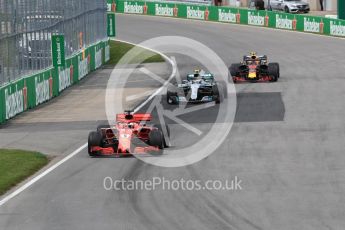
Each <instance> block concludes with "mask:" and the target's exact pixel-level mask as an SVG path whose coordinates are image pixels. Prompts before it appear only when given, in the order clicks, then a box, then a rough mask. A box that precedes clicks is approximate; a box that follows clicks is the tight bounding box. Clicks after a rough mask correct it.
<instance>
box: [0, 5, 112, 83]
mask: <svg viewBox="0 0 345 230" xmlns="http://www.w3.org/2000/svg"><path fill="white" fill-rule="evenodd" d="M106 10H107V9H106V0H0V86H1V85H3V84H6V83H7V82H10V81H13V80H16V79H18V78H20V77H22V76H24V75H28V74H30V73H33V72H36V71H38V70H42V69H45V68H47V67H49V66H51V64H52V59H51V36H52V35H54V34H64V35H65V52H66V56H67V57H68V56H71V55H72V54H73V53H75V52H77V51H79V50H80V49H82V48H83V47H86V46H88V45H89V44H92V43H95V42H97V41H99V40H102V39H105V38H106V37H107V31H106V29H107V27H106Z"/></svg>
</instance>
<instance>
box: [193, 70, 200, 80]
mask: <svg viewBox="0 0 345 230" xmlns="http://www.w3.org/2000/svg"><path fill="white" fill-rule="evenodd" d="M199 75H200V69H195V70H194V77H195V78H198V77H199Z"/></svg>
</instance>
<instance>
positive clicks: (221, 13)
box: [108, 0, 345, 37]
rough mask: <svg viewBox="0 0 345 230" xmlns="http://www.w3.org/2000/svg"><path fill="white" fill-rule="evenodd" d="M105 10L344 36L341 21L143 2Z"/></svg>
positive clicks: (120, 2)
mask: <svg viewBox="0 0 345 230" xmlns="http://www.w3.org/2000/svg"><path fill="white" fill-rule="evenodd" d="M108 9H110V10H113V11H114V10H116V12H119V13H126V14H147V15H156V16H165V17H178V18H185V19H196V20H205V21H208V20H209V21H216V22H223V23H238V24H245V25H253V26H262V27H269V28H276V29H284V30H292V31H300V32H308V33H316V34H323V35H329V36H339V37H345V20H338V19H329V18H324V17H314V16H306V15H296V14H287V13H280V12H272V11H256V10H249V9H240V8H228V7H217V6H198V5H189V4H174V3H162V2H145V1H123V0H117V1H116V2H114V1H113V0H108Z"/></svg>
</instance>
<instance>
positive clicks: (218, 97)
mask: <svg viewBox="0 0 345 230" xmlns="http://www.w3.org/2000/svg"><path fill="white" fill-rule="evenodd" d="M219 87H220V86H219V85H218V84H217V85H214V86H212V92H213V97H214V98H215V102H216V103H217V104H219V103H220V102H221V100H222V97H221V95H220V93H219Z"/></svg>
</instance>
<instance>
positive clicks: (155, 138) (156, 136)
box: [149, 129, 164, 149]
mask: <svg viewBox="0 0 345 230" xmlns="http://www.w3.org/2000/svg"><path fill="white" fill-rule="evenodd" d="M163 142H164V140H163V134H162V132H161V131H160V130H155V129H154V130H152V131H151V132H150V133H149V143H150V145H151V146H156V147H158V148H159V149H163V147H164V143H163Z"/></svg>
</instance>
